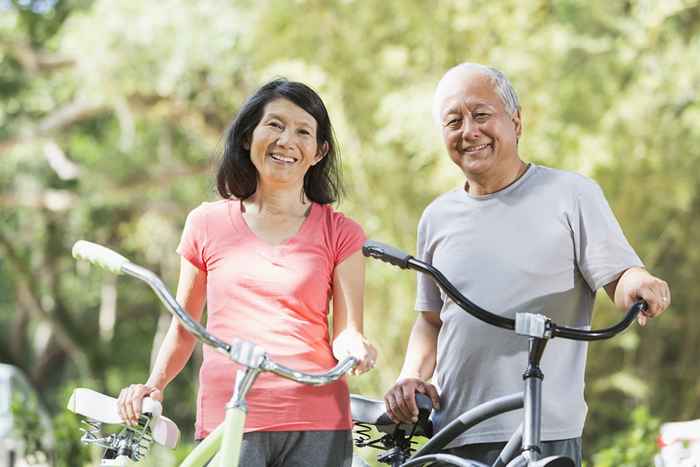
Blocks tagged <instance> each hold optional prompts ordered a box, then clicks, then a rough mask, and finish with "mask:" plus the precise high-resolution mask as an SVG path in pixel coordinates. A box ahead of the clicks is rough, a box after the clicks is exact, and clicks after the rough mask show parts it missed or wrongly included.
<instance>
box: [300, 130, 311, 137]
mask: <svg viewBox="0 0 700 467" xmlns="http://www.w3.org/2000/svg"><path fill="white" fill-rule="evenodd" d="M299 134H300V135H303V136H309V135H311V133H309V130H299Z"/></svg>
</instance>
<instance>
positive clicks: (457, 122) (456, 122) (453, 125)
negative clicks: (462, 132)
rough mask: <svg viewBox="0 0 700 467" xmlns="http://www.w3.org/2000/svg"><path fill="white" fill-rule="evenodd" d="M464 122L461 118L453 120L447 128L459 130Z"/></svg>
mask: <svg viewBox="0 0 700 467" xmlns="http://www.w3.org/2000/svg"><path fill="white" fill-rule="evenodd" d="M461 122H462V120H461V119H459V118H453V119H450V120H448V121H447V126H448V127H449V128H459V125H460V124H461Z"/></svg>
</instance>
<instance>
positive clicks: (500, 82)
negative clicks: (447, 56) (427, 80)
mask: <svg viewBox="0 0 700 467" xmlns="http://www.w3.org/2000/svg"><path fill="white" fill-rule="evenodd" d="M474 71H477V72H480V73H483V74H484V75H486V76H488V77H489V78H490V79H491V83H492V84H493V88H494V90H495V91H496V94H498V96H499V97H500V98H501V100H502V101H503V106H504V107H505V109H506V112H508V115H510V116H513V115H515V112H517V111H519V110H520V101H519V100H518V94H517V93H516V92H515V88H513V85H512V84H511V83H510V81H509V80H508V78H507V77H506V75H504V74H503V72H501V71H500V70H498V69H496V68H494V67H491V66H486V65H482V64H480V63H469V62H465V63H460V64H459V65H456V66H454V67H452V68H450V69H449V70H447V72H446V73H445V74H444V75H443V77H442V79H440V82H439V83H438V85H437V88H436V89H435V95H434V97H433V118H434V119H435V121H436V122H438V123H439V122H440V111H441V110H442V109H440V105H441V104H442V96H440V90H441V85H443V84H444V82H445V78H447V77H448V76H452V75H454V74H467V73H471V72H474Z"/></svg>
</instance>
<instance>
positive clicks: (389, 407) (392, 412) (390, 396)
mask: <svg viewBox="0 0 700 467" xmlns="http://www.w3.org/2000/svg"><path fill="white" fill-rule="evenodd" d="M384 408H385V409H386V413H387V414H388V415H389V418H391V419H392V420H393V421H394V423H399V421H400V420H399V415H398V414H397V413H396V398H395V396H394V392H393V389H392V390H389V392H387V393H386V395H385V396H384Z"/></svg>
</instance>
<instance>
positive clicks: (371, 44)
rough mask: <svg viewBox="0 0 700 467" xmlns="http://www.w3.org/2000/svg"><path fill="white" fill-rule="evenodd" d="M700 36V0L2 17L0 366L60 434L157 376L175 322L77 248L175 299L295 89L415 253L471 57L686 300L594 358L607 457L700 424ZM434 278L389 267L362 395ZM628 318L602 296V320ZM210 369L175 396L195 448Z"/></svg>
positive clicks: (378, 212)
mask: <svg viewBox="0 0 700 467" xmlns="http://www.w3.org/2000/svg"><path fill="white" fill-rule="evenodd" d="M699 31H700V6H699V5H698V4H697V2H692V1H689V0H675V1H668V2H654V1H647V0H631V1H624V2H606V1H603V0H594V1H591V2H578V1H574V0H528V1H522V0H502V1H499V2H483V1H478V0H472V1H462V0H460V1H457V0H436V1H435V2H432V3H431V4H430V5H428V4H426V3H425V2H420V1H415V0H411V1H405V0H386V1H381V2H380V1H369V2H360V1H357V0H332V1H325V0H324V1H320V0H294V1H287V0H284V1H283V0H263V1H259V2H250V1H247V0H238V1H236V2H187V1H183V0H166V1H164V2H140V1H137V0H124V1H120V2H108V1H105V0H96V1H87V0H16V1H8V0H0V44H1V45H0V102H1V105H0V158H2V164H0V360H2V361H7V362H10V363H14V364H16V365H18V366H20V367H22V368H24V369H25V370H26V372H27V373H28V374H29V376H30V379H31V380H32V381H33V382H34V384H35V385H36V386H37V387H39V389H40V390H41V392H42V394H43V396H44V398H45V399H46V400H48V401H49V402H50V403H51V406H52V409H53V411H54V412H55V413H58V412H59V408H60V407H63V406H64V405H65V400H62V392H61V391H59V390H57V388H62V387H65V386H77V385H81V386H90V387H93V388H95V389H97V390H102V391H106V392H109V393H112V394H115V393H116V392H117V391H118V390H119V388H120V387H122V386H123V385H125V384H128V383H131V382H137V381H142V380H144V379H145V377H146V374H147V371H148V362H149V361H150V359H151V358H152V352H153V349H154V347H155V345H157V344H153V343H152V342H153V335H154V334H155V335H156V336H157V338H156V341H157V340H158V338H159V336H162V332H163V331H164V329H165V328H166V327H167V323H168V319H167V318H166V317H163V316H162V315H161V316H159V314H158V311H157V310H160V305H159V304H158V302H157V300H156V299H155V297H153V296H152V294H151V293H150V291H148V290H146V289H145V288H143V287H140V286H136V285H134V283H133V282H130V281H127V280H121V279H119V280H115V279H114V278H112V277H110V276H109V275H107V274H100V273H96V272H94V271H91V270H90V269H89V268H88V267H87V266H86V265H84V264H75V262H74V261H73V260H72V258H71V257H70V247H71V245H72V243H73V242H74V241H75V240H77V239H79V238H86V239H89V240H93V241H97V242H101V243H105V244H107V245H109V246H111V247H113V248H114V249H115V250H117V251H119V252H121V253H122V254H124V255H126V256H128V257H129V258H130V259H132V260H133V261H135V262H137V263H139V264H143V265H144V266H146V267H148V268H149V269H153V270H155V271H156V272H157V273H159V274H161V275H162V276H163V277H164V278H165V280H166V283H168V284H170V285H171V287H172V286H174V284H175V280H176V274H177V257H176V255H175V254H174V253H173V250H174V248H175V245H176V244H177V241H178V237H179V232H180V229H181V227H182V224H183V222H184V219H185V216H186V213H187V212H188V211H189V210H190V209H192V208H193V207H194V206H196V205H197V204H199V203H200V202H201V201H202V200H206V199H213V198H215V195H214V192H213V189H212V186H213V182H212V180H213V179H212V167H213V164H214V162H215V160H216V157H217V154H218V151H220V149H221V145H222V144H221V135H222V134H223V132H224V130H225V128H226V126H227V124H228V122H229V121H230V119H231V117H232V116H233V115H234V113H235V111H236V109H237V108H238V107H239V106H240V105H241V104H242V101H243V99H244V98H245V96H246V95H248V94H249V93H250V92H251V91H252V90H253V89H255V88H256V87H257V85H259V84H260V83H261V82H263V81H265V80H267V79H269V78H272V77H274V76H277V75H286V76H288V77H289V78H292V79H300V80H302V81H305V82H307V83H309V84H311V85H312V86H314V87H315V88H316V89H317V90H318V91H319V92H320V93H321V94H322V96H323V98H324V100H325V101H326V102H327V104H328V106H329V110H330V113H331V116H332V118H333V122H334V125H335V128H336V133H337V136H338V139H339V140H340V143H341V147H342V155H343V168H344V174H345V177H346V180H347V181H348V182H349V187H350V190H349V193H348V196H347V197H346V198H345V199H344V200H343V202H342V204H341V205H340V209H342V210H343V211H345V212H346V213H348V214H349V215H350V216H352V217H353V218H355V219H357V220H358V221H359V222H360V223H361V224H362V225H363V226H364V227H365V230H366V231H367V233H368V235H369V236H370V237H372V238H376V239H380V240H383V241H386V242H388V243H392V244H395V245H396V246H399V247H401V248H403V249H405V250H408V251H412V250H414V246H413V245H414V244H415V226H416V224H417V221H418V218H419V216H420V214H421V212H422V210H423V208H424V207H425V206H426V205H427V204H428V203H429V202H430V200H432V199H433V198H434V197H435V196H436V195H437V194H439V193H441V192H444V191H446V190H448V189H450V188H452V187H455V186H458V185H459V184H460V183H461V180H460V176H459V173H457V172H456V171H455V170H454V168H453V166H452V165H451V163H450V161H449V159H448V158H447V157H445V155H444V151H443V149H442V147H441V142H440V141H439V137H438V135H437V134H436V132H435V131H434V130H433V124H432V121H431V116H430V108H431V94H432V90H433V88H434V85H435V83H436V82H437V80H438V79H439V77H440V76H441V74H442V73H443V72H444V71H445V70H446V69H447V68H448V67H449V66H451V65H453V64H456V63H458V62H461V61H465V60H469V61H477V62H484V63H490V64H493V65H496V66H497V67H499V68H501V69H502V70H503V71H504V72H505V73H506V74H507V75H509V76H510V77H511V79H512V81H513V82H514V85H515V86H516V88H517V89H518V90H519V93H520V99H521V103H522V106H523V118H524V125H525V129H524V134H523V139H522V140H521V146H520V150H521V154H522V156H523V158H524V159H526V160H528V161H533V162H539V163H543V164H547V165H552V166H557V167H561V168H565V169H570V170H576V171H579V172H582V173H584V174H587V175H590V176H592V177H593V178H595V179H596V180H597V181H598V182H599V183H600V184H601V186H602V187H603V189H604V191H605V193H606V195H607V197H608V200H609V201H610V204H611V206H612V207H613V209H614V211H615V213H616V215H617V216H618V218H619V220H620V223H621V225H622V226H623V227H624V230H625V232H626V234H627V236H628V239H629V240H630V242H631V244H632V245H633V246H634V247H635V249H636V250H637V251H638V252H639V253H640V256H641V257H642V258H643V259H644V260H645V263H646V265H647V267H648V268H649V269H651V270H652V271H653V272H654V273H656V274H658V275H660V276H661V277H663V278H665V279H667V280H668V281H669V283H670V284H671V288H672V291H673V306H672V308H671V311H670V312H669V313H667V314H666V315H664V317H663V318H661V319H659V320H655V322H653V323H651V324H650V325H649V326H648V327H647V328H645V329H639V328H636V329H634V330H632V331H630V332H628V333H627V334H626V335H624V336H623V337H622V338H620V339H617V340H614V341H611V342H606V343H600V344H592V345H591V346H590V356H589V366H588V375H587V381H588V383H589V384H588V386H587V399H588V401H589V405H590V415H589V419H588V424H587V431H586V441H585V446H587V448H586V451H587V452H590V451H591V450H590V449H588V446H598V445H601V444H605V440H606V439H607V438H608V437H609V434H610V433H612V432H616V431H618V430H623V431H624V429H625V423H624V422H623V421H624V420H626V417H625V416H626V410H627V408H628V407H632V406H638V405H644V406H648V407H649V410H650V413H652V414H653V415H654V417H659V418H661V419H685V418H694V417H697V416H698V414H699V413H700V402H698V401H700V398H698V394H699V391H700V387H699V386H698V383H697V381H699V380H700V378H698V376H699V374H698V373H699V372H700V368H698V366H697V364H696V362H695V360H694V358H695V348H696V345H697V344H696V343H697V341H698V340H700V327H698V326H693V325H691V321H690V320H691V318H690V317H691V314H692V310H693V306H694V304H695V303H698V302H700V289H698V288H697V287H695V274H696V272H697V271H698V270H700V250H699V249H697V248H695V242H696V238H695V237H696V235H695V232H697V231H698V229H699V228H700V225H699V224H698V223H699V222H700V221H699V220H698V219H700V177H699V176H698V171H697V166H698V163H700V153H699V152H698V151H697V147H698V146H699V143H700V130H699V129H698V126H697V124H696V122H697V121H698V117H699V116H700V105H698V98H697V89H698V87H699V84H700V34H698V32H699ZM414 280H415V279H414V277H413V276H412V275H410V274H406V273H401V272H397V271H395V270H393V269H391V268H388V267H386V266H385V265H383V264H375V263H368V269H367V298H366V300H365V302H366V319H365V322H366V328H367V333H368V335H369V337H370V339H372V340H373V341H374V342H375V343H376V344H377V345H378V347H379V350H380V361H379V364H380V368H379V369H378V371H374V372H371V373H370V374H369V375H367V376H364V377H361V378H355V379H353V380H352V381H351V385H352V389H353V391H356V392H362V393H365V394H368V395H373V396H377V397H378V396H381V394H382V393H383V392H384V390H385V389H386V388H387V387H388V386H389V385H390V384H391V383H392V382H393V380H394V378H395V377H396V375H397V374H398V371H399V368H400V365H401V360H402V355H403V352H404V349H405V344H406V339H407V336H408V333H409V329H410V326H411V324H412V322H413V318H414V314H413V312H412V311H411V310H412V309H413V303H412V302H413V286H414ZM115 297H116V298H115ZM614 313H615V312H614V311H613V310H612V307H611V306H609V305H608V304H607V303H606V301H605V299H603V298H602V297H601V299H599V300H598V304H597V308H596V313H595V315H596V316H595V319H596V323H599V324H605V323H610V322H611V321H612V320H614V318H615V316H616V315H615V314H614ZM125 349H128V351H125ZM197 359H198V357H197V356H195V358H194V359H193V361H192V362H191V363H190V364H189V365H188V367H187V368H186V369H185V370H184V371H183V372H182V374H181V375H180V376H179V377H178V379H177V381H176V383H175V384H173V385H171V386H170V387H169V388H168V391H167V392H166V401H165V408H166V413H168V415H169V416H171V418H174V419H175V420H176V421H177V422H178V424H179V425H180V427H181V428H183V431H184V432H185V433H184V437H185V438H187V437H188V436H189V435H190V433H188V432H189V431H191V427H192V421H193V418H192V417H193V407H194V391H195V387H196V377H197V366H198V365H197V362H198V360H197ZM671 391H673V397H670V396H669V395H670V392H671Z"/></svg>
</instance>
